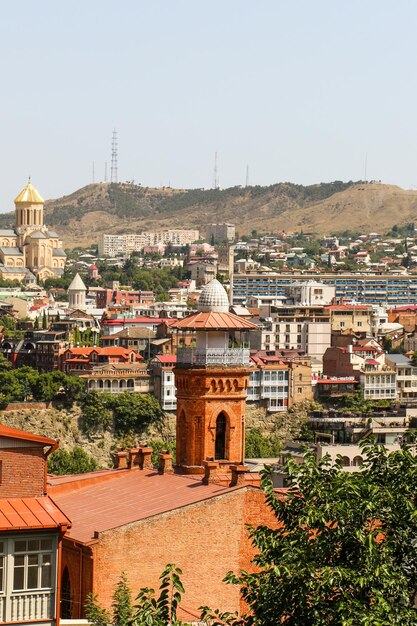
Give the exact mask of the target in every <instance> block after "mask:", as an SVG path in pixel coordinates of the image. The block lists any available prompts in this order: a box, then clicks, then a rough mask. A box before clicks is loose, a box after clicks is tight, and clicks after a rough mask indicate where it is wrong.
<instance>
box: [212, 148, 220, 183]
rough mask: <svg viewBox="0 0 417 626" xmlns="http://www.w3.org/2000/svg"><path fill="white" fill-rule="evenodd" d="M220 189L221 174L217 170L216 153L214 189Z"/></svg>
mask: <svg viewBox="0 0 417 626" xmlns="http://www.w3.org/2000/svg"><path fill="white" fill-rule="evenodd" d="M218 188H219V172H218V169H217V152H215V153H214V172H213V189H218Z"/></svg>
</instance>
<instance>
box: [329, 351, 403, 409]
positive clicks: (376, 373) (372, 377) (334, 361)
mask: <svg viewBox="0 0 417 626" xmlns="http://www.w3.org/2000/svg"><path fill="white" fill-rule="evenodd" d="M375 343H376V342H375ZM375 343H374V344H368V345H358V344H356V345H349V346H345V347H341V346H333V347H331V348H328V349H327V350H326V352H325V353H324V357H323V374H325V375H326V376H330V377H333V376H335V377H346V376H347V377H351V376H352V377H354V378H355V379H356V380H359V382H360V384H361V385H362V387H363V394H364V398H365V400H383V399H387V400H395V398H396V397H397V374H396V371H395V367H394V366H393V365H392V364H391V363H390V361H389V360H388V358H387V355H386V354H385V352H383V351H382V349H381V348H380V347H379V346H378V347H377V345H375Z"/></svg>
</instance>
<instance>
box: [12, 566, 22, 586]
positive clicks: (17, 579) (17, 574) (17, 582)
mask: <svg viewBox="0 0 417 626" xmlns="http://www.w3.org/2000/svg"><path fill="white" fill-rule="evenodd" d="M23 574H24V569H23V567H15V568H14V574H13V590H14V591H16V589H23Z"/></svg>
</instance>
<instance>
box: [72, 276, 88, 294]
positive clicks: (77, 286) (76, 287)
mask: <svg viewBox="0 0 417 626" xmlns="http://www.w3.org/2000/svg"><path fill="white" fill-rule="evenodd" d="M68 291H87V287H86V286H85V285H84V283H83V280H82V278H81V276H80V275H79V274H75V276H74V278H73V279H72V282H71V284H70V286H69V287H68Z"/></svg>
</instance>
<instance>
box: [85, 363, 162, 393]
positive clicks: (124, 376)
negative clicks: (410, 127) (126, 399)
mask: <svg viewBox="0 0 417 626" xmlns="http://www.w3.org/2000/svg"><path fill="white" fill-rule="evenodd" d="M73 373H75V372H73ZM79 376H80V378H82V379H83V380H84V381H85V384H86V387H87V389H88V390H89V391H100V392H103V393H125V392H130V393H151V392H152V385H151V379H150V374H149V371H148V369H147V367H146V365H145V364H142V363H137V362H133V363H130V362H126V363H117V362H111V363H108V364H106V365H97V366H95V367H93V368H92V369H90V370H87V371H86V372H85V373H80V374H79Z"/></svg>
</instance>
